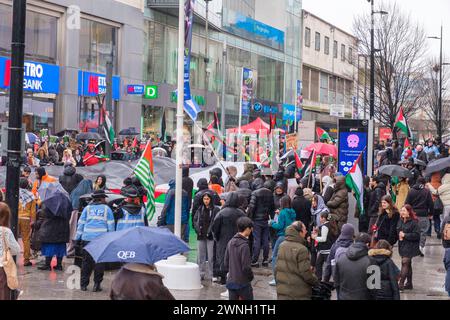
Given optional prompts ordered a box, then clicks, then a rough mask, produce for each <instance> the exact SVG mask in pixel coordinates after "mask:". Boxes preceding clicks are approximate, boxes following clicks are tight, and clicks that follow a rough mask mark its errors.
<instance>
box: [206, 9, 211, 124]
mask: <svg viewBox="0 0 450 320" xmlns="http://www.w3.org/2000/svg"><path fill="white" fill-rule="evenodd" d="M204 1H205V3H206V14H205V18H206V22H205V36H206V38H205V59H204V61H205V108H208V86H209V69H208V64H209V3H210V2H211V1H212V0H204ZM206 114H207V112H206V110H205V120H206V121H208V119H207V117H206Z"/></svg>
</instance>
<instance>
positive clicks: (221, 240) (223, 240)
mask: <svg viewBox="0 0 450 320" xmlns="http://www.w3.org/2000/svg"><path fill="white" fill-rule="evenodd" d="M238 208H239V195H238V194H237V193H236V192H231V193H230V194H229V195H228V198H227V201H226V202H225V205H224V207H223V208H222V210H220V211H219V212H218V213H217V215H216V217H215V218H214V221H213V224H212V226H211V231H212V233H213V236H214V240H215V241H216V255H215V258H214V275H215V276H221V277H225V276H226V274H227V272H228V270H227V269H226V268H225V266H224V258H225V250H226V249H227V244H228V242H229V241H230V240H231V239H232V238H233V237H234V235H235V234H236V233H237V232H238V229H237V224H236V222H237V219H239V218H240V217H244V216H245V214H244V212H243V211H242V210H240V209H238Z"/></svg>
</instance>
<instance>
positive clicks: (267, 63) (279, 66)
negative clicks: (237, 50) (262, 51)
mask: <svg viewBox="0 0 450 320" xmlns="http://www.w3.org/2000/svg"><path fill="white" fill-rule="evenodd" d="M257 70H258V73H257V76H258V80H257V94H256V95H257V97H258V98H259V99H262V100H269V101H282V100H283V89H284V63H283V62H280V61H276V60H273V59H270V58H267V57H262V56H258V69H257Z"/></svg>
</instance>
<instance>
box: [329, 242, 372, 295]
mask: <svg viewBox="0 0 450 320" xmlns="http://www.w3.org/2000/svg"><path fill="white" fill-rule="evenodd" d="M368 251H369V249H368V248H367V245H366V244H365V243H361V242H355V243H354V244H352V245H351V246H350V247H349V248H348V250H347V252H346V253H345V255H342V256H341V257H339V259H338V260H337V261H336V267H335V270H334V272H333V279H334V286H335V287H336V290H337V293H338V300H373V293H372V292H371V291H370V290H369V288H368V287H367V279H368V277H369V276H370V274H368V273H367V268H368V267H369V266H370V265H371V264H372V261H371V259H370V258H369V256H368Z"/></svg>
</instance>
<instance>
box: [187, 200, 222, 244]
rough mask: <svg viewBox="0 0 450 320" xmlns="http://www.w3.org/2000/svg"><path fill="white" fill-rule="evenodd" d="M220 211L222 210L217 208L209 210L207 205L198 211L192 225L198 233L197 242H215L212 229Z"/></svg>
mask: <svg viewBox="0 0 450 320" xmlns="http://www.w3.org/2000/svg"><path fill="white" fill-rule="evenodd" d="M219 211H220V208H219V207H217V206H212V207H211V206H210V207H209V208H207V207H205V205H202V206H200V208H198V209H197V211H196V212H195V214H194V216H193V218H192V225H193V227H194V230H195V232H196V233H197V240H207V239H208V240H213V235H212V231H211V227H212V223H213V221H214V218H215V217H216V215H217V213H218V212H219Z"/></svg>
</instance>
